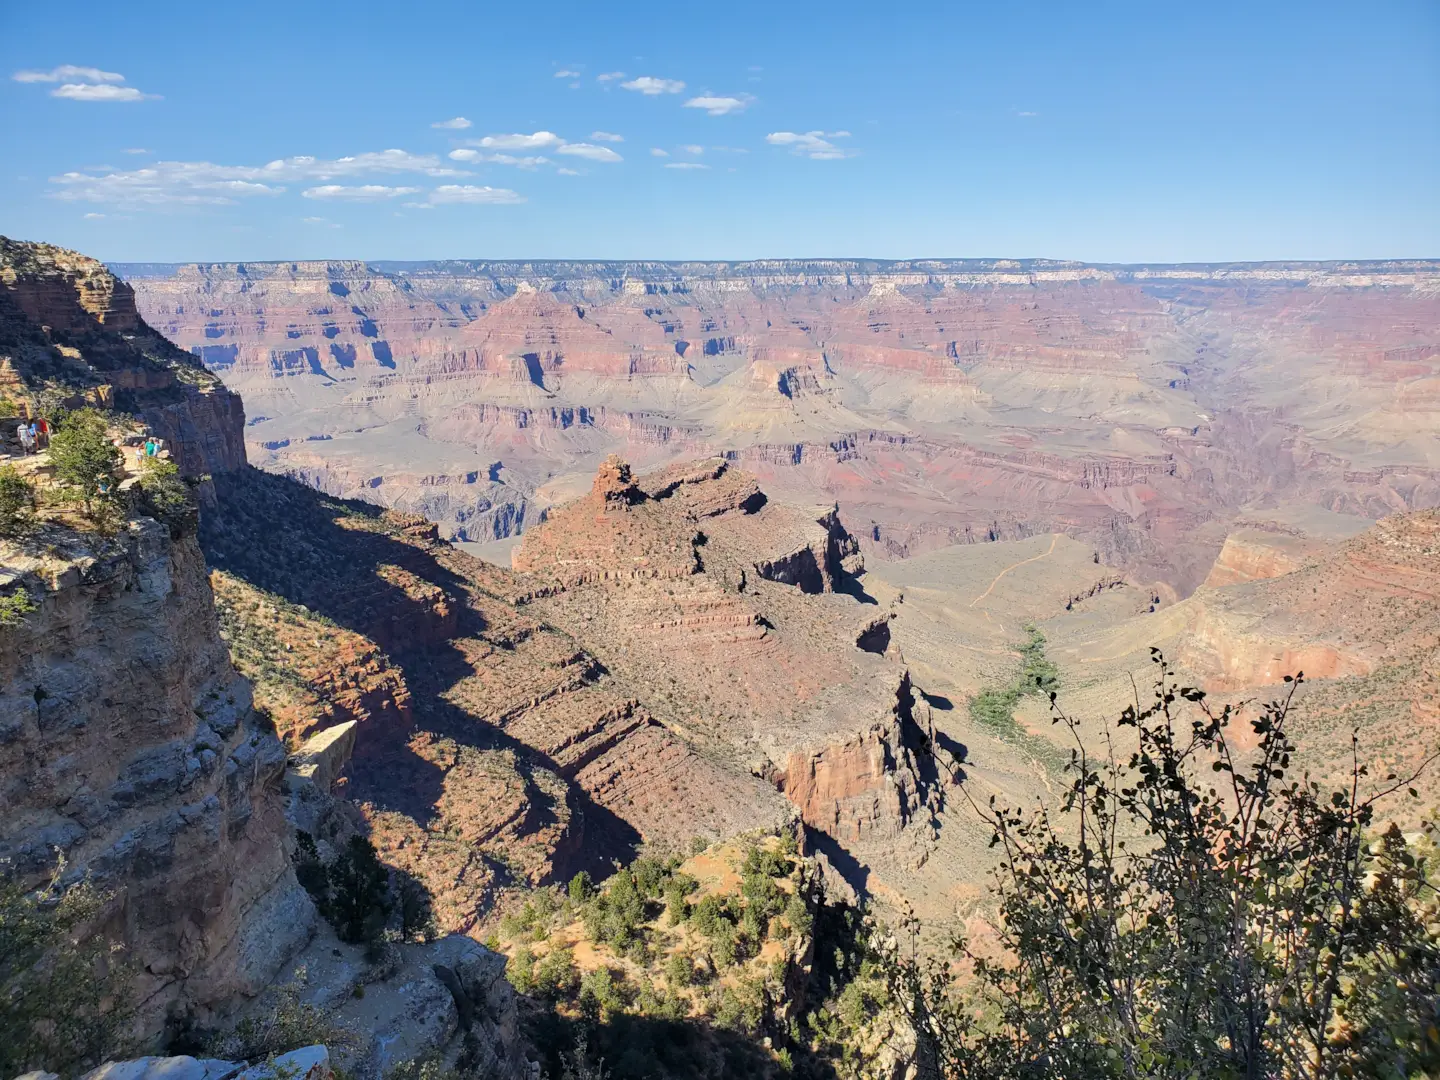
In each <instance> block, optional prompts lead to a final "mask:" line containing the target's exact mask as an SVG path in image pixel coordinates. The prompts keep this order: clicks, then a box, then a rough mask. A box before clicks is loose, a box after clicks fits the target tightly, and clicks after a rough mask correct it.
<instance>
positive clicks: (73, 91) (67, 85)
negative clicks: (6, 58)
mask: <svg viewBox="0 0 1440 1080" xmlns="http://www.w3.org/2000/svg"><path fill="white" fill-rule="evenodd" d="M10 77H11V78H12V79H14V80H15V81H16V82H22V83H54V82H58V83H61V84H62V85H60V86H57V87H56V88H55V89H54V90H51V91H50V96H51V97H57V98H66V99H68V100H70V101H145V100H147V99H153V98H158V97H159V96H160V95H159V94H145V93H141V92H140V91H139V90H137V89H136V88H135V87H133V86H119V85H117V84H118V83H123V82H124V81H125V76H124V75H121V74H120V73H119V72H118V71H101V70H100V69H99V68H93V67H82V66H81V65H78V64H61V65H60V66H59V67H53V68H51V69H50V70H49V71H17V72H15V74H14V75H12V76H10ZM67 80H74V81H67Z"/></svg>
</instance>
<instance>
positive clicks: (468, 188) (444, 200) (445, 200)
mask: <svg viewBox="0 0 1440 1080" xmlns="http://www.w3.org/2000/svg"><path fill="white" fill-rule="evenodd" d="M524 201H525V199H524V197H523V196H521V195H518V194H516V193H515V192H513V191H511V190H510V189H509V188H495V187H476V186H475V185H473V184H441V185H440V186H439V187H437V188H436V189H435V190H434V191H432V192H431V193H430V200H429V202H428V203H418V204H417V203H406V204H405V205H406V206H417V205H418V206H437V205H440V204H449V203H468V204H490V205H506V204H512V203H523V202H524Z"/></svg>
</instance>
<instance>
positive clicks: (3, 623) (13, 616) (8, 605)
mask: <svg viewBox="0 0 1440 1080" xmlns="http://www.w3.org/2000/svg"><path fill="white" fill-rule="evenodd" d="M34 610H35V601H34V600H33V599H31V597H30V594H29V593H28V592H26V591H25V590H24V589H17V590H16V591H15V592H13V593H10V594H9V595H8V596H0V630H13V629H14V628H15V627H17V626H19V625H20V624H21V623H23V622H24V621H25V616H26V615H29V614H30V613H31V612H32V611H34Z"/></svg>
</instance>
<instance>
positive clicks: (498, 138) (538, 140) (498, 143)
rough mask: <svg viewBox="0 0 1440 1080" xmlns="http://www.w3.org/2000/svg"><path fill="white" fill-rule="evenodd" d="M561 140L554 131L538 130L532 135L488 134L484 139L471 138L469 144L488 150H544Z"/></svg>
mask: <svg viewBox="0 0 1440 1080" xmlns="http://www.w3.org/2000/svg"><path fill="white" fill-rule="evenodd" d="M561 141H562V140H561V138H560V136H559V135H556V134H555V133H554V132H553V131H537V132H535V133H533V134H531V135H486V136H485V137H484V138H483V139H471V140H470V142H469V145H470V146H480V147H483V148H484V149H486V150H543V149H545V147H547V146H554V145H555V144H556V143H558V142H561Z"/></svg>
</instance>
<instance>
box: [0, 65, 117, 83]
mask: <svg viewBox="0 0 1440 1080" xmlns="http://www.w3.org/2000/svg"><path fill="white" fill-rule="evenodd" d="M10 77H11V78H12V79H14V80H15V81H16V82H64V81H65V80H66V79H83V80H84V81H85V82H91V83H115V82H124V81H125V76H124V75H121V74H120V73H119V72H116V71H101V70H100V69H99V68H93V67H77V66H76V65H74V64H61V65H60V66H59V67H55V68H51V69H50V70H49V71H17V72H16V73H15V74H14V75H11V76H10Z"/></svg>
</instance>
